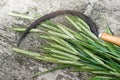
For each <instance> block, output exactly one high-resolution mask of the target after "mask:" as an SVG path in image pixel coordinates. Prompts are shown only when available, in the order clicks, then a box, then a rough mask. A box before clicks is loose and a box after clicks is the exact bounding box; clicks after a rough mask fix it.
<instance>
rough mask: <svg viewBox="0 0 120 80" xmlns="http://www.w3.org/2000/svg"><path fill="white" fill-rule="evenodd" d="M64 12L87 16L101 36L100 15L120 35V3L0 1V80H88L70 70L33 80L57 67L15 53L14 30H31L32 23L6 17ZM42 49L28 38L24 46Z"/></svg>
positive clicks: (118, 0) (106, 0) (98, 0)
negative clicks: (65, 10) (17, 14)
mask: <svg viewBox="0 0 120 80" xmlns="http://www.w3.org/2000/svg"><path fill="white" fill-rule="evenodd" d="M61 9H70V10H78V11H82V12H84V13H85V14H86V15H88V16H90V17H91V18H92V19H93V20H94V21H95V22H96V24H97V26H98V28H99V31H100V32H101V30H102V29H103V25H104V22H103V20H102V18H101V15H104V17H105V19H106V21H107V23H108V25H109V26H110V27H111V29H112V31H113V32H114V33H115V34H116V35H119V34H120V27H119V26H120V23H119V22H120V15H119V14H120V0H64V1H63V0H0V80H86V77H87V75H86V74H85V73H73V72H70V71H69V70H58V71H55V72H51V73H48V74H46V75H42V76H39V77H36V78H32V77H31V76H32V75H33V74H34V73H36V72H38V71H44V70H47V69H50V68H51V67H52V66H54V64H50V63H46V62H42V61H39V62H38V61H36V60H33V59H31V58H28V57H25V56H22V55H18V54H16V53H14V52H13V51H12V47H14V46H15V45H16V42H17V40H18V38H19V36H20V35H19V34H18V33H17V32H15V31H13V30H12V28H13V27H14V26H16V25H19V26H28V25H29V24H30V23H31V22H32V21H28V20H23V19H20V18H16V17H11V16H9V15H7V13H10V12H19V13H24V14H27V13H29V14H30V13H32V12H36V13H39V14H40V15H44V14H46V13H48V12H52V11H56V10H61ZM25 42H26V43H25ZM31 45H32V46H31ZM40 45H42V41H41V40H38V39H37V38H35V37H33V36H32V35H29V36H28V37H27V38H26V39H25V41H24V42H23V44H22V45H21V46H22V47H23V46H25V47H23V48H24V49H30V50H33V51H35V50H36V48H38V47H39V46H40Z"/></svg>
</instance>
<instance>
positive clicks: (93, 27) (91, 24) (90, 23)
mask: <svg viewBox="0 0 120 80" xmlns="http://www.w3.org/2000/svg"><path fill="white" fill-rule="evenodd" d="M66 14H71V15H74V16H77V17H79V18H81V19H82V20H84V21H85V22H86V23H87V24H88V26H89V27H90V30H91V32H93V33H94V34H95V35H96V36H97V37H98V36H99V33H98V29H97V28H96V25H95V23H94V22H93V21H92V20H91V19H90V18H89V17H88V16H86V15H84V14H83V13H81V12H79V11H73V10H59V11H55V12H51V13H48V14H46V15H44V16H42V17H41V18H39V19H37V20H35V21H34V22H33V23H32V24H31V25H30V26H29V27H28V28H26V30H25V31H24V32H23V34H22V35H21V37H20V39H19V40H18V43H17V46H19V45H20V43H21V41H22V40H23V39H24V38H25V37H26V36H27V34H28V33H29V32H30V30H31V29H32V28H36V27H37V25H39V24H41V23H42V22H44V21H46V20H49V19H51V18H54V17H56V16H59V15H66ZM108 36H109V35H108ZM110 36H111V35H110ZM100 37H101V38H102V39H103V40H106V38H104V37H103V36H100ZM119 40H120V39H119ZM106 41H108V42H111V40H106ZM114 42H115V41H114ZM114 42H112V43H114ZM114 44H115V43H114ZM119 44H120V43H119Z"/></svg>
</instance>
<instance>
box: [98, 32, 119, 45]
mask: <svg viewBox="0 0 120 80" xmlns="http://www.w3.org/2000/svg"><path fill="white" fill-rule="evenodd" d="M99 37H100V38H101V39H102V40H104V41H107V42H110V43H113V44H116V45H118V46H120V37H118V36H113V35H110V34H108V33H106V32H103V33H101V34H100V35H99Z"/></svg>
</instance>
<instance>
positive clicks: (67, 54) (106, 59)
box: [10, 13, 120, 80]
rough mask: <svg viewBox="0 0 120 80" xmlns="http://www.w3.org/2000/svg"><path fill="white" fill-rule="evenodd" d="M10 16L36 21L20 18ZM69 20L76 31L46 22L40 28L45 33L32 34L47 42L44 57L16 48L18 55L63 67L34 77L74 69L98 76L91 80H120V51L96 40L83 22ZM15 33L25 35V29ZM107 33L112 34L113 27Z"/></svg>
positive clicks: (73, 17)
mask: <svg viewBox="0 0 120 80" xmlns="http://www.w3.org/2000/svg"><path fill="white" fill-rule="evenodd" d="M10 15H12V16H17V17H22V18H26V19H33V18H31V17H28V16H25V15H20V14H13V13H12V14H10ZM65 19H66V20H67V21H68V22H69V23H70V24H72V28H69V27H66V26H65V25H63V24H60V23H54V22H52V21H46V22H44V23H42V24H41V25H39V27H40V29H41V30H39V29H33V30H31V32H38V33H36V34H38V36H37V37H40V39H41V38H42V39H43V40H45V41H46V43H45V45H44V46H43V47H42V51H43V54H42V55H41V54H39V53H35V52H30V51H26V50H23V49H19V48H13V50H14V51H15V52H17V53H21V54H24V55H27V56H30V57H32V58H34V59H37V60H43V61H47V62H52V63H57V64H58V65H59V64H60V65H61V66H58V67H56V68H53V69H51V70H49V71H45V72H42V73H38V74H35V75H34V76H36V75H40V74H43V73H47V72H50V71H54V70H58V69H63V68H72V69H73V71H78V72H88V73H90V74H92V75H93V76H95V78H93V79H91V80H120V47H118V46H116V45H113V44H111V43H108V42H105V41H102V40H101V39H99V38H98V37H96V36H95V35H94V34H93V33H92V32H91V31H90V29H89V26H88V25H87V24H86V23H85V22H84V21H83V20H82V19H80V18H78V17H75V16H72V15H66V16H65ZM14 30H16V31H24V30H25V29H23V28H14ZM105 30H106V32H108V33H110V34H112V32H111V30H110V28H109V27H106V28H105Z"/></svg>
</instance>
